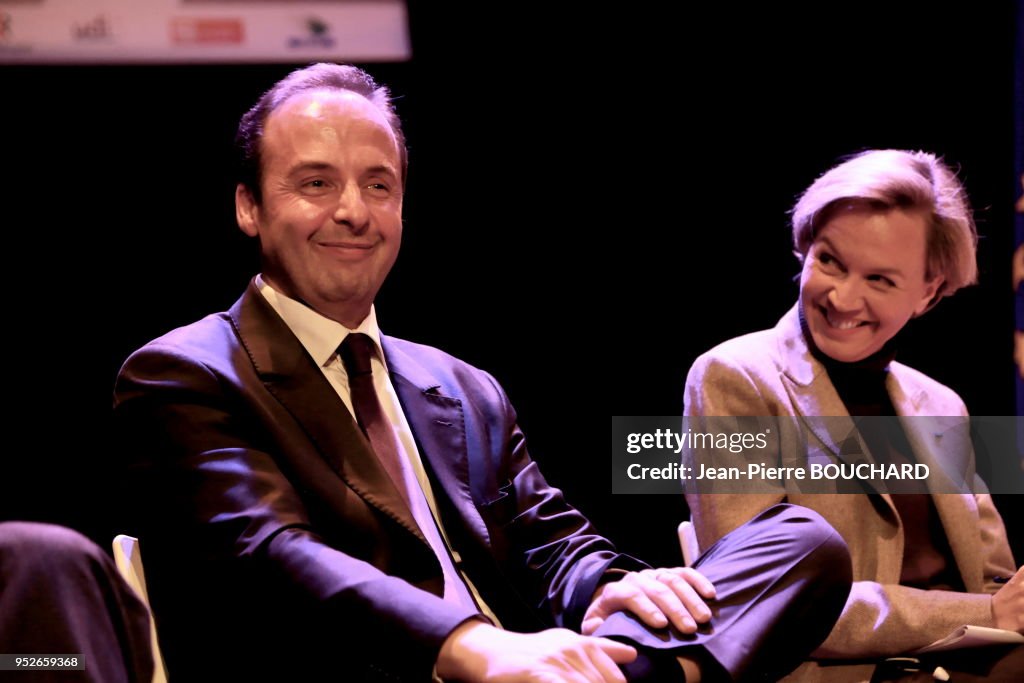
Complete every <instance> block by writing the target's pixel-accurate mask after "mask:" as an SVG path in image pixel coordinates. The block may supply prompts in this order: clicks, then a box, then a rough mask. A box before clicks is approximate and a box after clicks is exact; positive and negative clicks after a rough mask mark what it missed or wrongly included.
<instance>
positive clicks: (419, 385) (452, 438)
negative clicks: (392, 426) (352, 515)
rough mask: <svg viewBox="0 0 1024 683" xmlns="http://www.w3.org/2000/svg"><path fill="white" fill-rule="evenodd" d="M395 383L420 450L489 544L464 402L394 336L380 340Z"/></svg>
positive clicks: (464, 516) (472, 526) (473, 528)
mask: <svg viewBox="0 0 1024 683" xmlns="http://www.w3.org/2000/svg"><path fill="white" fill-rule="evenodd" d="M381 344H382V345H383V347H384V356H385V358H386V359H387V363H388V370H389V372H390V374H391V382H392V384H393V385H394V387H395V391H396V392H397V394H398V401H399V403H401V404H402V412H404V413H405V417H406V419H407V420H408V421H409V427H410V428H411V429H412V432H413V436H414V437H415V438H416V443H417V445H418V446H419V449H420V455H421V456H423V457H424V458H425V459H426V462H427V463H428V464H429V465H430V470H431V471H432V472H433V474H434V476H435V477H436V479H437V481H438V482H439V483H440V484H441V488H442V489H443V490H444V492H445V494H446V495H447V496H448V499H449V500H450V501H451V502H452V503H453V504H454V506H455V508H456V509H457V510H458V511H459V514H460V515H461V516H462V519H463V521H464V523H465V524H466V526H467V527H468V528H469V529H470V530H471V531H472V532H473V533H474V534H475V535H476V536H477V537H479V538H482V539H484V541H485V542H486V543H487V545H488V546H490V536H489V534H488V532H487V525H486V524H485V523H484V520H483V518H482V517H481V516H480V513H479V511H478V510H477V507H476V504H475V503H474V502H473V495H472V491H471V489H470V474H469V454H468V451H467V445H466V444H467V441H466V423H465V418H464V417H463V407H462V401H460V400H459V399H457V398H454V397H451V396H446V395H444V394H442V393H441V383H440V382H439V381H438V380H437V379H436V378H435V377H434V376H433V375H432V374H431V373H430V371H429V369H428V368H427V367H425V366H423V365H422V364H421V363H420V362H419V361H418V359H416V358H415V357H414V356H412V355H411V354H409V353H406V352H405V350H404V349H402V348H400V347H399V345H398V344H396V343H395V340H393V339H392V338H390V337H386V336H383V335H382V336H381Z"/></svg>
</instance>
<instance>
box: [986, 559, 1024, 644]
mask: <svg viewBox="0 0 1024 683" xmlns="http://www.w3.org/2000/svg"><path fill="white" fill-rule="evenodd" d="M992 619H993V620H994V621H995V627H996V628H1004V629H1006V630H1007V631H1016V632H1017V633H1024V567H1020V568H1019V569H1017V573H1016V574H1014V575H1013V578H1011V579H1010V580H1009V581H1007V582H1006V585H1005V586H1003V587H1002V588H1000V589H999V590H998V591H997V592H996V594H995V595H993V596H992Z"/></svg>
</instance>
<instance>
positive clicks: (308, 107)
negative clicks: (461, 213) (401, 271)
mask: <svg viewBox="0 0 1024 683" xmlns="http://www.w3.org/2000/svg"><path fill="white" fill-rule="evenodd" d="M261 152H262V181H261V182H262V184H261V189H262V191H263V202H262V204H259V205H257V204H256V203H255V201H254V200H253V198H252V195H251V193H249V192H248V191H247V190H246V189H245V188H243V187H242V186H239V188H238V190H237V191H236V193H235V206H236V213H237V216H238V224H239V227H241V229H242V230H243V231H244V232H245V233H246V234H248V235H250V236H253V237H256V236H258V237H259V240H260V250H261V252H262V256H263V277H264V278H265V279H266V280H267V282H268V283H269V284H270V285H272V286H273V287H274V288H275V289H278V290H279V291H281V292H282V293H284V294H287V295H288V296H290V297H292V298H295V299H299V300H301V301H304V302H305V303H306V304H307V305H309V306H310V307H312V308H313V309H315V310H316V311H318V312H319V313H321V314H323V315H325V316H327V317H329V318H332V319H334V320H337V321H338V322H341V323H342V324H344V325H346V326H348V327H356V326H357V325H358V324H359V323H360V322H361V321H362V320H363V318H365V317H366V315H367V314H368V313H369V311H370V305H371V304H372V303H373V300H374V297H376V295H377V291H378V290H379V289H380V287H381V284H383V282H384V278H385V277H387V274H388V272H389V271H390V270H391V266H392V265H394V263H395V258H396V257H397V256H398V247H399V245H400V244H401V238H402V183H401V176H400V161H399V153H398V144H397V142H396V141H395V136H394V133H393V132H392V130H391V127H390V126H389V125H388V123H387V121H386V120H385V118H384V115H383V114H382V113H381V111H380V110H379V109H377V107H375V106H374V105H373V104H371V103H370V102H369V101H368V100H366V99H365V98H363V97H362V96H360V95H357V94H355V93H350V92H341V91H330V90H317V91H313V92H307V93H301V94H299V95H295V96H294V97H292V98H291V99H289V100H287V101H286V102H285V103H284V104H282V105H280V106H279V107H278V108H277V109H276V110H275V111H274V112H273V113H272V114H271V115H270V116H269V117H267V122H266V125H265V126H264V133H263V140H262V148H261Z"/></svg>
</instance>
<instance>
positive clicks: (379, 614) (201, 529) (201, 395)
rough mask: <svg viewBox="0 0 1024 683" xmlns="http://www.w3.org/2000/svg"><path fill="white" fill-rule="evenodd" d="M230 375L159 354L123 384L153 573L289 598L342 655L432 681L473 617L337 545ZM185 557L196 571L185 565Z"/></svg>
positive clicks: (167, 352)
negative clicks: (372, 657) (376, 653)
mask: <svg viewBox="0 0 1024 683" xmlns="http://www.w3.org/2000/svg"><path fill="white" fill-rule="evenodd" d="M226 374H227V373H226V372H225V371H224V370H223V369H221V370H214V369H212V368H211V367H210V366H209V365H207V364H204V363H202V362H199V361H197V360H195V359H194V358H192V357H189V356H188V355H187V354H184V353H182V352H181V351H180V350H178V349H176V348H171V347H167V346H157V345H153V344H151V345H150V346H147V347H146V348H144V349H142V350H141V351H139V352H137V353H136V354H134V355H133V356H132V357H131V358H130V359H129V360H128V361H127V362H126V364H125V366H124V368H123V369H122V371H121V373H120V375H119V377H118V380H117V384H116V388H115V399H114V408H115V413H114V414H115V424H116V427H117V432H118V434H119V437H120V441H121V444H120V445H121V448H120V452H121V453H123V454H124V457H125V458H126V460H127V465H128V468H129V469H130V470H131V471H132V472H133V473H134V476H133V477H132V482H133V487H134V488H135V489H136V490H137V491H139V492H141V493H142V495H140V496H138V500H137V509H138V510H139V511H140V515H139V531H140V534H139V535H140V538H142V542H143V544H144V545H143V547H144V548H145V549H146V550H147V564H149V560H150V558H151V557H155V558H156V559H157V562H158V563H159V561H160V560H161V559H163V560H167V561H168V562H170V563H171V564H172V565H173V566H175V568H176V571H179V572H181V573H186V572H188V571H190V569H189V568H190V567H196V568H197V569H195V571H196V576H193V577H191V579H192V580H193V581H194V582H195V585H197V586H198V585H200V584H202V583H203V582H204V581H207V580H210V581H215V580H216V577H217V576H224V577H231V578H230V579H225V580H224V582H223V584H222V585H223V588H224V592H230V591H236V592H239V593H240V592H242V589H241V588H240V586H241V585H247V586H249V589H248V590H252V591H254V593H253V595H251V596H243V598H244V599H247V600H251V601H258V600H261V599H264V596H265V595H268V594H280V595H281V596H283V601H285V602H290V603H293V604H296V605H305V606H308V607H309V609H311V610H313V611H315V612H318V613H321V614H322V615H323V616H324V619H323V622H324V623H326V624H329V625H333V628H337V629H338V631H337V634H336V635H337V641H338V643H339V646H341V645H343V644H350V645H351V652H354V653H359V652H360V648H361V647H363V646H366V647H370V648H372V647H373V644H374V643H375V642H376V643H379V642H385V643H387V644H388V651H389V652H391V653H392V656H391V657H390V658H384V659H381V660H379V661H378V662H377V665H378V666H380V667H382V668H384V669H388V668H389V667H394V670H393V671H392V672H391V673H392V674H393V675H399V676H402V675H405V676H415V677H416V678H417V679H418V680H429V677H430V671H431V669H432V667H433V664H434V662H435V660H436V657H437V652H438V650H439V649H440V646H441V644H442V643H443V641H444V640H445V638H446V637H447V635H448V634H449V633H450V632H451V631H452V629H454V628H455V627H456V626H457V625H458V624H459V623H461V622H463V621H464V620H465V619H467V618H469V617H470V616H471V615H472V613H471V612H467V611H466V610H464V609H462V608H458V607H455V606H452V605H450V604H448V603H445V602H444V601H443V600H441V599H440V598H438V597H436V596H434V595H432V594H430V593H428V592H426V591H423V590H420V589H418V588H416V587H414V586H413V585H411V584H410V583H407V582H406V581H404V580H401V579H398V578H395V577H392V576H389V575H387V574H384V573H382V572H381V571H379V570H378V569H376V568H375V567H374V566H373V565H371V564H370V563H368V562H365V561H363V560H361V559H357V558H356V557H352V556H349V555H347V554H345V553H343V552H341V551H339V550H337V549H336V548H334V547H332V546H331V545H329V544H327V543H326V542H325V541H324V540H323V539H322V538H321V537H320V536H319V535H318V534H317V531H316V530H315V525H314V524H313V523H312V521H311V514H312V511H311V510H309V509H308V508H307V505H306V504H304V500H303V498H302V497H301V496H300V494H299V492H298V491H297V490H296V488H295V486H294V485H293V483H292V481H291V480H290V479H289V477H288V476H287V474H286V473H285V472H283V471H282V469H281V467H282V465H281V461H279V460H277V459H275V457H274V455H273V450H274V445H273V439H272V438H271V437H270V435H269V431H268V429H267V428H266V427H265V425H262V424H261V423H260V420H259V419H257V418H256V417H255V414H254V412H253V409H252V406H250V405H246V404H245V398H244V397H243V396H242V395H241V392H239V391H238V390H237V386H236V384H235V383H234V382H233V378H231V377H227V376H226ZM183 555H185V556H188V557H189V558H191V559H190V560H189V562H187V563H185V562H181V561H179V559H180V557H181V556H183ZM185 578H186V577H183V576H175V577H168V579H167V582H168V583H181V582H182V581H183V580H184V579H185ZM236 578H237V579H238V580H237V581H236ZM151 583H152V582H151ZM207 597H209V599H211V600H218V599H219V598H220V597H221V595H220V594H219V593H218V591H216V590H210V591H209V595H208V596H207ZM214 612H216V611H214ZM353 626H354V627H355V628H353ZM343 628H344V630H342V629H343ZM328 635H329V634H328ZM396 652H397V653H401V656H400V657H395V656H393V654H394V653H396ZM172 667H173V663H172Z"/></svg>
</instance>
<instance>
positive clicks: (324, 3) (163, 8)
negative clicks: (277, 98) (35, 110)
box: [0, 0, 411, 64]
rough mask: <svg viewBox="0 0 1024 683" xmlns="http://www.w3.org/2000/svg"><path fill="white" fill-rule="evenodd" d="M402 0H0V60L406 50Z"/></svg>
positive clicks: (366, 55) (340, 55)
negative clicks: (310, 0)
mask: <svg viewBox="0 0 1024 683" xmlns="http://www.w3.org/2000/svg"><path fill="white" fill-rule="evenodd" d="M410 54H411V50H410V46H409V23H408V19H407V16H406V6H405V2H404V0H362V1H351V0H349V1H346V0H317V1H313V2H309V1H306V2H302V1H298V2H288V1H287V0H262V1H261V0H255V1H254V0H0V63H24V64H32V63H37V64H55V63H65V64H103V63H121V62H128V63H191V62H230V63H238V62H271V63H282V62H283V63H291V62H296V63H305V62H310V61H317V60H329V61H348V62H380V61H403V60H406V59H409V57H410Z"/></svg>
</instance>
